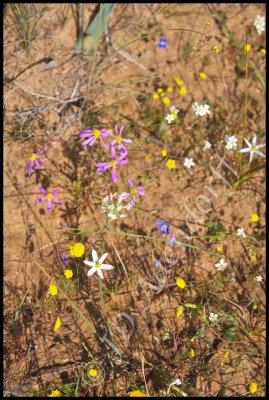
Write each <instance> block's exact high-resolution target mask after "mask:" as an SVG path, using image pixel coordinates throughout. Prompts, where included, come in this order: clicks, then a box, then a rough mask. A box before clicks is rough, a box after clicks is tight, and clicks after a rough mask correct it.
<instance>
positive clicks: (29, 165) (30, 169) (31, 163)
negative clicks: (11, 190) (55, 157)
mask: <svg viewBox="0 0 269 400" xmlns="http://www.w3.org/2000/svg"><path fill="white" fill-rule="evenodd" d="M32 167H33V162H32V160H31V161H29V163H28V164H27V171H28V176H30V175H31V172H32Z"/></svg>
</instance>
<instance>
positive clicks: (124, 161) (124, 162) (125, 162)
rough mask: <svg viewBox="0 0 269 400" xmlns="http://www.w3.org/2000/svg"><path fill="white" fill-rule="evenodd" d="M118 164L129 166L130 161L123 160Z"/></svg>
mask: <svg viewBox="0 0 269 400" xmlns="http://www.w3.org/2000/svg"><path fill="white" fill-rule="evenodd" d="M117 163H118V164H119V165H124V164H128V160H121V161H119V160H118V161H117Z"/></svg>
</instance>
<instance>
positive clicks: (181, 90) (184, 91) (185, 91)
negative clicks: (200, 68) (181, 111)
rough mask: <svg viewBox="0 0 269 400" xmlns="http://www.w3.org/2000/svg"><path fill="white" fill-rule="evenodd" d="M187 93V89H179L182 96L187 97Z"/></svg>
mask: <svg viewBox="0 0 269 400" xmlns="http://www.w3.org/2000/svg"><path fill="white" fill-rule="evenodd" d="M186 93H187V89H186V88H185V87H182V88H180V89H179V95H180V96H185V94H186Z"/></svg>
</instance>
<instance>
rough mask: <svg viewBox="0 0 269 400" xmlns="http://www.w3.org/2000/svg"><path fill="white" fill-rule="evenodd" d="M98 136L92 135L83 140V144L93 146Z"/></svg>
mask: <svg viewBox="0 0 269 400" xmlns="http://www.w3.org/2000/svg"><path fill="white" fill-rule="evenodd" d="M96 139H97V138H96V137H95V136H92V137H91V138H90V139H87V140H84V142H82V143H81V144H82V146H87V145H88V146H93V145H94V143H95V142H96Z"/></svg>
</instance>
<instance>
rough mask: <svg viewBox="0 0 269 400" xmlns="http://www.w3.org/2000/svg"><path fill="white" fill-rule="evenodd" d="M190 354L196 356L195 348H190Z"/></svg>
mask: <svg viewBox="0 0 269 400" xmlns="http://www.w3.org/2000/svg"><path fill="white" fill-rule="evenodd" d="M190 356H191V357H194V356H195V351H194V350H193V349H190Z"/></svg>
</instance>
